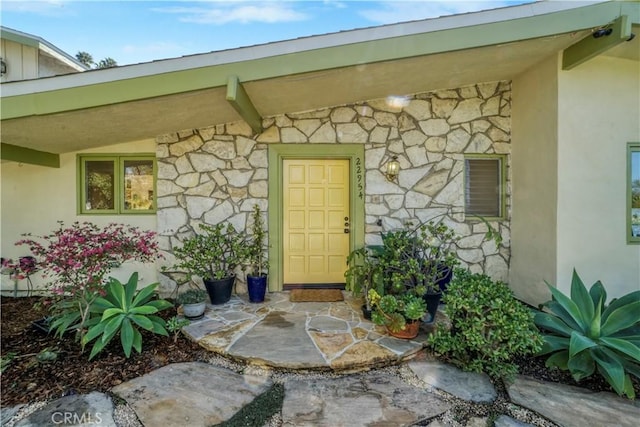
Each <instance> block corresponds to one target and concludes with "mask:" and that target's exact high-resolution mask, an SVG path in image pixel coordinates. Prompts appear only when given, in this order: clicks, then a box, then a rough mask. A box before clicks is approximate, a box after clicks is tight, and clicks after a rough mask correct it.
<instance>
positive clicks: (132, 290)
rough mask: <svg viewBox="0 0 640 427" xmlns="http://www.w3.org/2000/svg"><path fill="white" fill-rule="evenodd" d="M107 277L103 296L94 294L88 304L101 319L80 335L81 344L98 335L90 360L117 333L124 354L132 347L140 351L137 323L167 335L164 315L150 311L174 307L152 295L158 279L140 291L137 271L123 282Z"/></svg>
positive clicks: (140, 336) (128, 353) (140, 343)
mask: <svg viewBox="0 0 640 427" xmlns="http://www.w3.org/2000/svg"><path fill="white" fill-rule="evenodd" d="M110 279H111V280H110V281H109V284H108V285H107V294H106V296H105V297H104V298H102V297H99V298H97V299H96V300H95V302H94V303H93V306H92V308H91V309H92V311H93V312H95V313H97V314H99V315H100V316H101V317H100V321H99V322H98V323H97V324H96V325H94V326H92V327H91V328H89V330H88V331H87V334H86V335H85V336H84V338H83V339H82V345H83V347H84V346H85V345H86V344H87V343H89V342H91V341H93V340H94V339H96V338H98V340H97V341H96V342H95V344H94V345H93V348H92V349H91V354H90V355H89V360H91V359H93V358H94V357H95V356H96V355H97V354H98V353H100V352H101V351H102V349H103V348H104V347H105V346H106V345H107V344H109V342H110V341H111V339H112V338H113V337H114V336H116V334H118V333H120V342H121V343H122V349H123V351H124V354H125V356H126V357H127V358H128V357H129V356H130V355H131V348H132V347H133V348H135V349H136V351H137V352H138V353H140V352H141V351H142V334H141V333H140V331H139V330H138V327H140V328H143V329H146V330H148V331H151V332H153V333H156V334H160V335H164V336H169V334H168V333H167V330H166V329H165V321H164V319H162V318H160V317H158V316H154V315H153V314H154V313H157V312H158V311H160V310H164V309H166V308H169V307H173V305H172V304H171V303H170V302H168V301H165V300H154V299H153V298H154V292H155V289H156V287H157V286H158V283H152V284H150V285H148V286H147V287H145V288H143V289H141V290H140V292H136V288H137V285H138V273H133V274H132V275H131V277H130V278H129V281H128V282H127V283H126V284H124V285H123V284H122V283H120V281H119V280H117V279H115V278H113V277H111V278H110Z"/></svg>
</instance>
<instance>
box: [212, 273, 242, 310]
mask: <svg viewBox="0 0 640 427" xmlns="http://www.w3.org/2000/svg"><path fill="white" fill-rule="evenodd" d="M235 281H236V277H235V276H231V277H226V278H224V279H220V280H204V286H205V287H206V288H207V293H208V294H209V299H210V300H211V304H214V305H218V304H224V303H227V302H229V300H230V299H231V293H232V292H233V284H234V283H235Z"/></svg>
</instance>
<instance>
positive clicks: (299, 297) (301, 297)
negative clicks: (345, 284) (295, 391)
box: [289, 289, 344, 302]
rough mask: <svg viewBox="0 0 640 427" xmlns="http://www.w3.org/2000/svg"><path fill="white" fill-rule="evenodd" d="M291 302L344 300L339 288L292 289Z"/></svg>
mask: <svg viewBox="0 0 640 427" xmlns="http://www.w3.org/2000/svg"><path fill="white" fill-rule="evenodd" d="M289 300H290V301H291V302H334V301H344V296H343V295H342V291H341V290H340V289H292V290H291V294H290V295H289Z"/></svg>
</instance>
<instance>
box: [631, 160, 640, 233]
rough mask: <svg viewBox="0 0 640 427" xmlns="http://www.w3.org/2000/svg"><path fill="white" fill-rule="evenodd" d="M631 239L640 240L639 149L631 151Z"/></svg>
mask: <svg viewBox="0 0 640 427" xmlns="http://www.w3.org/2000/svg"><path fill="white" fill-rule="evenodd" d="M630 155H631V177H630V179H631V238H632V239H633V240H634V241H635V240H636V238H638V240H640V149H639V150H638V151H634V150H633V149H632V150H631V154H630Z"/></svg>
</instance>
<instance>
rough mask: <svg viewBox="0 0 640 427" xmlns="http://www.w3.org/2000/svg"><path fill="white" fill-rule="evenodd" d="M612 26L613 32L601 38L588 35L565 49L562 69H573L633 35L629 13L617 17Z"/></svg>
mask: <svg viewBox="0 0 640 427" xmlns="http://www.w3.org/2000/svg"><path fill="white" fill-rule="evenodd" d="M610 28H611V29H612V32H611V34H610V35H608V36H602V37H599V38H594V37H593V36H588V37H585V38H584V39H582V40H580V41H579V42H578V43H576V44H574V45H572V46H570V47H568V48H567V49H565V50H564V52H563V53H562V69H563V70H571V69H572V68H574V67H577V66H578V65H580V64H582V63H583V62H586V61H588V60H589V59H591V58H593V57H595V56H598V55H600V54H601V53H603V52H606V51H607V50H609V49H611V48H612V47H614V46H617V45H619V44H620V43H624V42H626V41H627V40H628V39H629V37H630V36H631V20H630V19H629V17H628V16H627V15H624V16H621V17H620V18H618V19H616V20H615V21H614V22H613V24H612V25H611V26H610Z"/></svg>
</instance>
